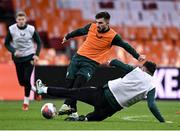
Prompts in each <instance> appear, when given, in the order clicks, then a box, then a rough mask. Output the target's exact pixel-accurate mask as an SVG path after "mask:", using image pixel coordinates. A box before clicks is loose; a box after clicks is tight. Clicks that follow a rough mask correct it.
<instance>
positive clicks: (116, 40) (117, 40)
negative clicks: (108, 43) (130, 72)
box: [112, 35, 146, 62]
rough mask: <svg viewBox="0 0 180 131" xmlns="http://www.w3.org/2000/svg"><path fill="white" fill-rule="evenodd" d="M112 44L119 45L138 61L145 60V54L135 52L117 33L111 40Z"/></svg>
mask: <svg viewBox="0 0 180 131" xmlns="http://www.w3.org/2000/svg"><path fill="white" fill-rule="evenodd" d="M112 45H116V46H120V47H122V48H124V49H125V50H126V51H127V52H128V53H130V54H131V55H132V56H133V57H134V58H136V59H137V60H138V61H140V62H142V61H144V60H145V58H146V57H145V55H140V54H138V53H137V52H136V50H135V49H134V48H133V47H132V46H131V45H130V44H128V43H127V42H125V41H123V40H122V38H121V37H120V36H119V35H116V36H115V37H114V39H113V40H112Z"/></svg>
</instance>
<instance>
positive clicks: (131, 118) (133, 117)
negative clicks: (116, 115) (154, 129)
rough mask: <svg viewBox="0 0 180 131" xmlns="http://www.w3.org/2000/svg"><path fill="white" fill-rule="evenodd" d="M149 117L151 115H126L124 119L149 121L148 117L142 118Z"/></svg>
mask: <svg viewBox="0 0 180 131" xmlns="http://www.w3.org/2000/svg"><path fill="white" fill-rule="evenodd" d="M148 117H150V116H148V115H138V116H125V117H122V119H123V120H126V121H149V120H148V119H142V118H148Z"/></svg>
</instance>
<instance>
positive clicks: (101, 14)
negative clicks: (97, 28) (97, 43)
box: [95, 11, 111, 20]
mask: <svg viewBox="0 0 180 131" xmlns="http://www.w3.org/2000/svg"><path fill="white" fill-rule="evenodd" d="M95 18H96V19H100V18H104V19H105V20H110V18H111V16H110V14H109V13H108V12H106V11H104V12H99V13H97V14H96V16H95Z"/></svg>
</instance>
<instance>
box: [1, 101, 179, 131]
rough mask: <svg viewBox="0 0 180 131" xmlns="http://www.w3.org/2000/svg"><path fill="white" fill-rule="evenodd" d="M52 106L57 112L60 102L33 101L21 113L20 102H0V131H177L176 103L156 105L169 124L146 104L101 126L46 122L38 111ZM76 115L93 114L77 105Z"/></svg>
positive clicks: (135, 106) (119, 113) (177, 103)
mask: <svg viewBox="0 0 180 131" xmlns="http://www.w3.org/2000/svg"><path fill="white" fill-rule="evenodd" d="M47 102H52V103H54V104H55V105H56V106H57V109H59V107H60V106H61V104H62V102H63V101H62V100H54V99H53V100H42V101H40V102H37V101H32V102H31V104H30V109H29V111H27V112H25V111H22V110H21V105H22V101H0V129H1V130H4V129H6V130H11V129H18V130H96V129H97V130H110V129H111V130H126V129H127V130H178V129H179V130H180V114H176V112H177V111H180V104H179V101H158V102H157V105H158V107H159V109H160V111H161V113H162V114H163V116H164V117H165V119H166V120H168V121H172V123H159V122H158V121H157V120H156V119H155V118H154V116H153V115H152V114H151V113H150V111H149V110H148V107H147V105H146V104H147V103H146V102H145V101H142V102H139V103H137V104H135V105H133V106H132V107H130V108H128V109H125V110H122V111H120V112H118V113H116V114H114V115H113V116H112V117H109V118H108V119H106V120H104V121H101V122H65V121H64V118H65V117H66V116H59V117H56V118H55V119H51V120H46V119H44V118H43V117H42V116H41V113H40V109H41V107H42V105H43V104H44V103H47ZM78 108H79V114H86V113H87V112H90V111H92V110H93V108H92V107H91V106H89V105H87V104H84V103H81V102H78Z"/></svg>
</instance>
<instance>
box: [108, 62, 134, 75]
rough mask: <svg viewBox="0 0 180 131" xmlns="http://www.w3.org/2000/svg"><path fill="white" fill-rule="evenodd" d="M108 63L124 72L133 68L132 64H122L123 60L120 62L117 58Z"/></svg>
mask: <svg viewBox="0 0 180 131" xmlns="http://www.w3.org/2000/svg"><path fill="white" fill-rule="evenodd" d="M109 65H110V66H115V67H118V68H120V69H121V70H123V71H125V72H126V73H129V72H131V71H132V70H133V69H134V67H133V66H131V65H128V64H124V63H123V62H121V61H119V60H117V59H114V60H112V61H111V62H110V64H109Z"/></svg>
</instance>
